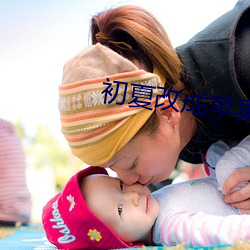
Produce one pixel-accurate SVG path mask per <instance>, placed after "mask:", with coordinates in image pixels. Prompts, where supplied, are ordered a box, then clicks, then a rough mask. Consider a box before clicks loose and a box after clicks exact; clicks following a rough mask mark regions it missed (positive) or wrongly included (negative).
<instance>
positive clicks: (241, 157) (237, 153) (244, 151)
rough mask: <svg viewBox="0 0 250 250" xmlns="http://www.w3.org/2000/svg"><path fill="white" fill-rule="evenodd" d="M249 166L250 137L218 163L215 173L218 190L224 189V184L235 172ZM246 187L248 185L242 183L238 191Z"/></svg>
mask: <svg viewBox="0 0 250 250" xmlns="http://www.w3.org/2000/svg"><path fill="white" fill-rule="evenodd" d="M247 166H250V135H249V136H247V137H246V138H245V139H244V140H242V141H241V142H240V143H239V144H238V145H237V146H235V147H233V148H231V149H230V150H229V151H227V152H226V153H225V154H224V155H223V156H222V157H221V158H220V160H219V161H218V162H217V165H216V167H215V172H216V178H217V181H218V189H219V190H221V189H222V187H223V185H224V182H225V181H226V180H227V178H228V177H229V175H231V174H232V173H233V172H234V171H235V170H237V169H239V168H244V167H247ZM245 185H246V183H241V185H240V186H238V187H237V189H239V188H240V187H242V186H245Z"/></svg>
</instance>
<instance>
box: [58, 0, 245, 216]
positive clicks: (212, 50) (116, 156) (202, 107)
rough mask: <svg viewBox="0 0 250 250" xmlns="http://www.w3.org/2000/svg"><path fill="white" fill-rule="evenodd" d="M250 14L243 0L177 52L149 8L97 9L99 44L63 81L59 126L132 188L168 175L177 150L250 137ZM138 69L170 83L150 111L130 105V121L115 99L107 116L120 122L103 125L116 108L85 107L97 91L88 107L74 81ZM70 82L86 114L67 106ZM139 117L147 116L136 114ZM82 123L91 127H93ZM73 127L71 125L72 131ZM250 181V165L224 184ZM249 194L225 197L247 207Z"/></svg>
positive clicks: (191, 152)
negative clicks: (249, 117)
mask: <svg viewBox="0 0 250 250" xmlns="http://www.w3.org/2000/svg"><path fill="white" fill-rule="evenodd" d="M249 12H250V1H249V0H247V1H239V2H238V3H237V5H236V6H235V8H234V9H233V10H232V11H230V12H228V13H226V14H225V15H224V16H222V17H221V18H220V19H218V20H216V21H215V22H214V23H212V24H211V25H210V26H208V27H207V28H206V29H205V30H204V31H202V32H201V33H199V34H197V36H195V37H194V38H193V39H191V40H190V42H189V43H187V44H185V45H183V46H180V47H179V48H177V49H176V51H175V50H174V49H173V47H172V45H171V43H170V41H169V39H168V36H167V34H166V32H165V30H164V29H163V27H162V26H161V24H160V23H159V22H158V21H157V20H156V19H155V17H153V16H152V14H150V13H149V12H147V11H146V10H144V9H141V8H139V7H135V6H121V7H118V8H115V9H111V10H108V11H105V12H101V13H99V14H98V15H96V16H94V17H93V18H92V23H91V34H92V42H93V44H96V46H93V47H92V48H91V49H89V50H87V51H84V52H81V53H80V54H79V55H77V56H76V57H75V58H73V59H72V60H70V61H69V62H68V63H67V64H66V66H65V68H64V77H63V83H62V85H61V87H60V91H61V92H60V95H61V101H60V105H61V109H60V110H61V120H62V131H63V133H64V135H65V137H66V139H67V140H68V141H69V144H70V146H71V148H72V151H73V153H74V154H75V155H76V156H78V157H79V158H80V159H82V160H83V161H84V162H86V163H87V164H90V165H99V166H101V167H105V168H106V167H108V168H111V169H113V170H114V171H115V172H117V174H118V175H119V176H120V178H121V179H122V181H123V182H125V183H126V184H128V185H129V184H132V183H135V182H140V183H141V184H143V185H149V184H151V183H156V182H159V181H162V180H164V179H166V178H168V177H169V175H170V173H171V171H172V170H173V168H174V167H175V164H176V162H177V160H178V157H180V158H181V159H183V160H185V161H188V162H193V163H202V162H203V160H204V159H203V158H204V155H205V153H206V151H207V149H208V147H209V146H210V145H211V144H212V143H214V142H216V141H217V140H219V139H225V140H226V139H230V140H234V139H235V140H241V139H243V138H244V137H245V136H246V135H248V134H250V123H249V121H248V116H245V117H244V115H245V113H246V112H247V108H246V107H249V95H250V91H249V79H250V75H249V70H248V69H249V65H250V49H249V42H247V41H249V37H250V21H249V18H248V17H249ZM100 44H101V45H104V46H100ZM106 48H108V50H107V49H106ZM118 54H119V55H118ZM127 59H128V60H127ZM91 61H92V64H91ZM86 64H88V65H86ZM83 65H84V66H83ZM117 65H118V68H117ZM121 65H123V66H121ZM87 66H88V67H87ZM97 69H98V70H97ZM140 70H144V71H146V72H153V73H155V74H157V75H158V76H159V77H160V79H161V82H163V83H165V90H166V92H165V93H162V92H161V93H160V92H159V93H158V94H157V96H156V99H157V100H156V101H155V102H154V104H156V105H154V107H153V106H152V105H151V106H150V108H152V109H151V111H148V112H147V115H142V113H146V111H143V112H138V113H136V114H135V113H133V114H131V115H127V114H128V112H127V113H126V115H127V116H126V119H125V118H124V117H123V116H122V114H123V113H122V112H123V111H121V113H120V108H123V109H124V107H125V106H124V105H120V106H118V105H116V107H115V108H114V107H113V109H112V112H111V111H110V114H111V115H112V117H114V116H116V118H117V117H122V118H121V119H122V122H120V123H119V126H118V125H117V126H114V125H112V126H111V120H109V121H108V122H106V121H104V120H105V119H106V116H105V119H104V118H103V120H102V123H101V124H98V122H97V117H98V119H102V118H101V115H104V113H105V112H108V110H109V109H106V107H107V106H102V105H101V106H100V108H99V107H98V105H99V103H98V105H96V106H95V107H94V108H93V109H92V108H90V107H87V106H86V102H87V101H86V100H91V98H92V97H91V96H92V95H94V94H93V93H94V92H93V93H92V94H91V96H88V98H89V99H87V98H86V95H85V96H84V97H83V99H84V102H85V106H84V109H82V106H81V105H82V104H81V103H80V102H81V98H82V97H81V95H80V94H79V91H78V92H77V91H76V87H79V88H81V87H82V88H85V86H87V88H90V87H92V85H91V84H92V83H93V81H92V80H91V79H100V78H98V77H103V79H104V80H102V81H103V82H104V81H106V83H105V84H106V85H109V80H110V81H111V80H112V79H113V78H112V79H111V78H108V76H109V75H112V77H113V76H114V75H115V76H116V75H117V74H118V75H119V73H121V72H130V73H129V77H130V78H129V80H131V81H132V79H133V78H132V75H131V72H132V71H133V72H134V71H136V77H138V74H142V75H143V76H145V75H146V76H145V77H148V75H147V74H144V73H139V72H140ZM97 71H98V72H97ZM83 73H84V74H83ZM119 77H120V78H119ZM119 77H118V80H121V79H123V78H122V77H121V75H119ZM140 77H141V76H140ZM150 77H151V76H150ZM114 79H116V78H114ZM126 79H127V78H126ZM90 80H91V81H90ZM137 80H138V79H137ZM138 81H140V80H138ZM123 82H124V81H123ZM116 83H117V82H116ZM81 84H82V85H81ZM66 85H67V86H66ZM110 86H111V85H110ZM112 87H114V85H112ZM70 88H72V91H73V88H75V89H74V91H73V92H72V93H73V94H72V98H71V104H72V107H73V106H74V105H73V104H75V103H78V104H79V103H80V106H79V105H78V106H77V107H78V108H79V111H75V110H76V109H77V108H73V109H74V110H73V109H72V111H70V112H68V111H67V106H65V103H66V102H67V96H66V95H67V93H71V92H70V91H71V90H70ZM117 88H118V87H117ZM157 88H158V89H160V88H161V86H160V85H158V86H157ZM79 90H80V89H79ZM67 91H68V92H67ZM76 93H78V94H77V95H75V94H76ZM101 93H102V94H104V91H102V92H101ZM129 94H134V93H129ZM166 96H167V97H168V98H165V97H166ZM158 97H162V98H158ZM77 98H78V99H77ZM95 100H97V101H98V98H96V97H95ZM92 101H93V100H92ZM66 104H67V103H66ZM127 104H128V103H127ZM127 104H126V105H127ZM74 107H75V106H74ZM97 109H100V110H99V113H98V112H97ZM110 110H111V109H110ZM115 110H116V111H115ZM191 111H192V112H191ZM131 112H132V111H131ZM248 112H249V111H248ZM79 114H80V115H79ZM68 115H69V116H68ZM140 115H141V116H142V117H143V118H138V117H139V116H140ZM83 117H84V118H83ZM243 118H244V119H243ZM132 119H133V120H134V121H133V122H131V120H132ZM69 121H70V122H71V123H69ZM80 121H81V122H83V123H84V124H85V123H86V122H93V124H92V125H91V126H89V127H88V128H87V129H86V127H85V128H84V127H82V126H83V125H82V124H83V123H81V122H80ZM112 122H113V123H114V120H112ZM115 122H117V120H116V121H115ZM121 123H122V124H123V125H121ZM128 123H129V125H128ZM124 124H125V125H124ZM131 124H133V126H132V125H131ZM70 126H72V128H74V129H71V131H68V128H69V127H70ZM84 126H85V125H84ZM124 126H125V127H126V129H123V128H124ZM110 127H112V129H111V128H110ZM118 127H119V129H117V128H118ZM117 131H119V132H117ZM82 141H84V143H82ZM114 141H115V142H114ZM83 144H84V145H83ZM103 151H105V157H102V155H103ZM249 179H250V167H249V166H246V168H244V169H241V170H238V171H236V172H235V173H234V174H233V175H231V176H230V177H229V179H228V181H226V184H225V186H226V190H228V193H229V192H230V190H231V189H232V188H233V187H234V186H235V185H236V184H238V183H239V182H241V181H248V180H249ZM249 191H250V185H247V186H246V187H245V188H244V189H241V190H239V191H235V192H234V193H232V194H230V195H228V196H227V197H226V198H225V201H226V202H228V203H233V204H234V206H235V207H237V208H240V209H245V210H246V209H249V211H250V201H249V195H247V193H249Z"/></svg>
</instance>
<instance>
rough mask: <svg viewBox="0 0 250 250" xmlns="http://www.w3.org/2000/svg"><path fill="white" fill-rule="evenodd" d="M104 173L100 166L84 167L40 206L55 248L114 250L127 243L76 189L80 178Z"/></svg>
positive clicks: (44, 222)
mask: <svg viewBox="0 0 250 250" xmlns="http://www.w3.org/2000/svg"><path fill="white" fill-rule="evenodd" d="M93 174H104V175H108V173H107V171H106V170H105V169H104V168H100V167H87V168H85V169H83V170H81V171H79V172H78V173H76V174H75V175H73V176H72V177H71V178H70V180H69V181H68V182H67V184H66V185H65V187H64V189H63V190H62V191H61V192H60V193H58V194H57V195H56V196H55V197H53V198H52V199H51V200H50V201H49V202H48V203H47V204H46V205H45V207H44V208H43V214H42V222H43V227H44V229H45V232H46V235H47V238H48V240H49V241H50V242H51V243H52V244H54V245H56V246H57V248H59V249H88V250H89V249H117V248H132V247H138V245H137V246H129V245H127V244H126V243H124V242H123V241H122V240H120V238H119V237H118V236H117V235H116V234H115V233H114V232H113V231H112V230H111V229H110V228H109V227H108V226H107V225H106V224H105V223H103V222H102V221H101V220H100V219H99V218H98V217H97V216H95V215H94V214H93V213H92V212H91V211H90V209H89V208H88V206H87V203H86V201H85V198H84V197H83V194H82V192H81V189H80V185H79V182H80V180H81V179H82V178H84V177H86V176H89V175H93Z"/></svg>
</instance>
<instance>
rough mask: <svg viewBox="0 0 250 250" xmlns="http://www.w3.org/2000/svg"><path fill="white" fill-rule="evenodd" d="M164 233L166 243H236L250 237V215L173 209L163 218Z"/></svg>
mask: <svg viewBox="0 0 250 250" xmlns="http://www.w3.org/2000/svg"><path fill="white" fill-rule="evenodd" d="M160 234H161V243H162V244H163V245H165V246H173V245H177V244H180V243H184V244H185V245H188V246H207V245H211V246H212V245H219V244H233V243H235V241H236V240H249V239H250V215H228V216H216V215H211V214H206V213H203V212H190V211H173V212H171V213H168V215H167V216H166V218H165V219H164V220H163V222H162V225H161V232H160Z"/></svg>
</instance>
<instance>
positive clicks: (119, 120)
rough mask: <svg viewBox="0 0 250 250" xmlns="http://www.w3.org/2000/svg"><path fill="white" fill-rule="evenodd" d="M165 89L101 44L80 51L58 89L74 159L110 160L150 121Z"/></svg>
mask: <svg viewBox="0 0 250 250" xmlns="http://www.w3.org/2000/svg"><path fill="white" fill-rule="evenodd" d="M163 81H164V80H163ZM164 83H165V82H163V83H162V80H161V78H160V77H159V75H157V74H153V73H149V72H146V71H144V70H140V69H138V68H137V67H136V65H134V64H133V63H132V62H130V61H129V60H127V59H126V58H124V57H122V56H121V55H119V54H118V53H116V52H114V51H113V50H111V49H109V48H108V47H106V46H104V45H101V44H100V43H97V44H95V45H92V46H89V47H87V48H86V49H84V50H82V51H81V52H80V53H79V54H77V55H76V56H75V57H74V58H72V59H71V60H69V61H68V62H67V63H66V65H65V66H64V72H63V79H62V84H61V85H60V86H59V95H60V97H59V110H60V118H61V130H62V133H63V134H64V136H65V138H66V139H67V141H68V143H69V146H70V147H71V150H72V153H73V154H74V155H75V156H77V157H78V158H80V159H81V160H82V161H83V162H85V163H86V164H88V165H93V166H94V165H95V166H98V165H101V164H103V163H105V162H107V161H108V160H110V159H111V158H112V156H113V155H114V154H115V153H116V152H118V151H119V150H120V149H121V148H122V147H123V146H125V145H126V144H127V143H128V142H129V141H130V140H131V139H132V138H133V137H134V135H135V134H136V133H137V132H138V131H139V129H140V128H141V127H142V126H143V125H144V123H145V122H146V121H147V120H148V118H149V117H150V116H151V114H152V113H153V111H154V109H155V107H154V104H155V100H156V98H157V95H158V96H159V95H160V94H161V93H162V92H163V89H164V85H163V84H164ZM142 106H143V107H142Z"/></svg>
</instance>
